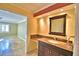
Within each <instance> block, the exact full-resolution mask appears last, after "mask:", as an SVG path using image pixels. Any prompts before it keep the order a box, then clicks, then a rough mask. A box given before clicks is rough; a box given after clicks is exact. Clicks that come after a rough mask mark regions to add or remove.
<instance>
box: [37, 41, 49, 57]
mask: <svg viewBox="0 0 79 59" xmlns="http://www.w3.org/2000/svg"><path fill="white" fill-rule="evenodd" d="M38 55H39V56H49V48H48V46H47V45H46V44H45V43H43V42H39V44H38Z"/></svg>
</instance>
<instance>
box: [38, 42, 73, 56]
mask: <svg viewBox="0 0 79 59" xmlns="http://www.w3.org/2000/svg"><path fill="white" fill-rule="evenodd" d="M72 54H73V53H72V52H71V51H68V50H64V49H62V48H59V47H56V46H53V45H50V44H47V43H45V42H41V41H39V43H38V56H72Z"/></svg>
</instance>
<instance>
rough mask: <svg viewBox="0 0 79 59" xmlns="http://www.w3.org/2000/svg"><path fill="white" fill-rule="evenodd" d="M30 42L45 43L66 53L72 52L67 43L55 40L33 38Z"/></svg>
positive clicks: (70, 46)
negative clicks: (66, 51)
mask: <svg viewBox="0 0 79 59" xmlns="http://www.w3.org/2000/svg"><path fill="white" fill-rule="evenodd" d="M32 40H33V41H34V42H38V41H41V42H45V43H47V44H51V45H54V46H57V47H59V48H62V49H65V50H68V51H73V48H72V45H70V44H68V43H67V42H62V41H57V40H53V39H48V38H34V39H32Z"/></svg>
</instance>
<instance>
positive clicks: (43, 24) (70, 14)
mask: <svg viewBox="0 0 79 59" xmlns="http://www.w3.org/2000/svg"><path fill="white" fill-rule="evenodd" d="M64 13H66V14H67V19H66V36H67V37H68V36H74V30H75V27H74V26H75V9H74V8H73V9H70V10H67V11H64V12H60V13H56V14H53V13H52V15H50V16H44V17H40V18H39V19H38V20H37V21H38V22H39V23H38V24H39V28H38V34H40V35H45V36H51V37H53V36H54V37H55V36H56V35H49V18H50V17H54V16H57V15H62V14H64ZM56 37H59V38H64V39H66V37H64V36H56Z"/></svg>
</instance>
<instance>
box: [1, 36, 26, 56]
mask: <svg viewBox="0 0 79 59" xmlns="http://www.w3.org/2000/svg"><path fill="white" fill-rule="evenodd" d="M0 39H3V40H4V41H0V42H2V45H3V44H4V43H3V42H5V43H6V41H8V43H9V47H8V49H5V50H4V51H2V50H1V48H4V46H5V45H3V46H2V47H0V51H1V52H0V56H25V55H26V53H25V50H26V49H25V41H24V40H21V39H19V38H17V37H16V36H9V37H2V38H0Z"/></svg>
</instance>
